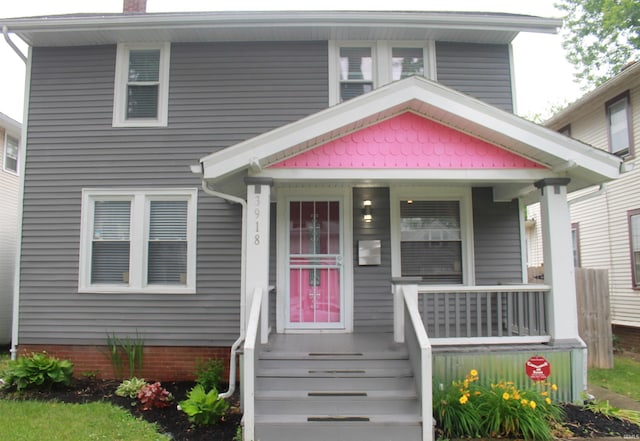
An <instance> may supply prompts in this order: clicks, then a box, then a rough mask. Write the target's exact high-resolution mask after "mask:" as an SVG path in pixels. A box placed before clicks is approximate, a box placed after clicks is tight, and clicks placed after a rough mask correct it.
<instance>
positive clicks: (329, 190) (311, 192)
mask: <svg viewBox="0 0 640 441" xmlns="http://www.w3.org/2000/svg"><path fill="white" fill-rule="evenodd" d="M276 193H277V195H278V197H277V204H278V206H277V210H276V216H277V217H276V254H277V258H276V265H277V273H276V274H277V282H276V283H277V287H278V289H277V293H276V329H277V332H278V333H323V332H333V333H350V332H353V214H352V213H353V202H352V191H351V187H346V186H345V187H342V186H339V187H335V186H332V187H329V186H326V187H325V186H315V185H314V186H304V187H300V186H297V187H295V188H293V187H278V188H277V191H276ZM321 198H327V199H329V198H334V199H338V200H340V203H341V205H342V206H341V216H342V219H341V224H342V232H341V233H342V244H343V247H342V248H343V259H342V261H343V267H342V278H343V280H342V283H343V285H342V289H343V293H342V295H343V296H344V303H343V304H344V311H343V317H344V320H343V324H344V327H342V328H340V329H291V328H288V327H287V315H286V307H287V296H288V295H289V293H288V292H287V280H288V275H287V259H288V251H287V243H288V239H287V237H288V230H289V228H288V225H289V219H288V218H287V212H288V210H287V206H288V204H289V201H291V200H301V201H304V200H318V199H321Z"/></svg>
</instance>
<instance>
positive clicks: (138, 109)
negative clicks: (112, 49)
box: [113, 43, 170, 127]
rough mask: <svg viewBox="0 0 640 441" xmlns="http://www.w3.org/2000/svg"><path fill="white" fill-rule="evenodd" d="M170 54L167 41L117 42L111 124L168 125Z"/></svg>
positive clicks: (125, 125) (117, 125)
mask: <svg viewBox="0 0 640 441" xmlns="http://www.w3.org/2000/svg"><path fill="white" fill-rule="evenodd" d="M169 57H170V45H169V43H165V44H161V45H157V44H154V45H149V44H144V45H142V44H139V45H129V44H120V45H118V51H117V57H116V79H115V96H114V106H113V125H114V126H116V127H148V126H166V125H167V114H168V109H167V105H168V98H169Z"/></svg>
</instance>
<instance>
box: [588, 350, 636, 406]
mask: <svg viewBox="0 0 640 441" xmlns="http://www.w3.org/2000/svg"><path fill="white" fill-rule="evenodd" d="M638 376H640V362H638V361H635V360H634V359H633V358H630V357H626V356H623V355H616V356H615V357H614V362H613V369H595V368H592V369H589V383H590V384H593V385H596V386H600V387H604V388H606V389H609V390H611V391H613V392H616V393H619V394H621V395H626V396H628V397H629V398H632V399H634V400H636V401H640V381H638Z"/></svg>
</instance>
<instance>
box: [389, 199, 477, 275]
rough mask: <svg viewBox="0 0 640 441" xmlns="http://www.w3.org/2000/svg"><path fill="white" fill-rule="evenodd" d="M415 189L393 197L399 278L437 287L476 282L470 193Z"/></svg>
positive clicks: (394, 250)
mask: <svg viewBox="0 0 640 441" xmlns="http://www.w3.org/2000/svg"><path fill="white" fill-rule="evenodd" d="M410 192H411V189H404V190H400V191H398V192H397V193H395V192H394V193H395V194H394V195H392V200H393V209H392V217H393V219H394V220H393V221H392V222H393V223H394V224H396V225H397V226H396V227H394V228H393V229H392V254H393V263H392V266H393V268H392V271H393V275H394V277H412V278H419V279H420V280H421V283H426V284H438V285H441V284H470V283H473V279H474V275H473V273H474V271H473V266H474V265H473V258H472V256H473V245H472V243H473V239H472V235H473V233H472V231H471V229H470V228H471V227H470V222H471V213H470V209H471V208H470V207H471V204H470V194H469V192H468V191H466V190H462V189H461V190H457V189H454V190H451V191H448V190H444V189H442V190H438V191H437V192H428V191H427V192H417V193H414V194H411V193H410ZM409 195H411V197H407V196H409Z"/></svg>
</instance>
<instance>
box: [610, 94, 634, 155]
mask: <svg viewBox="0 0 640 441" xmlns="http://www.w3.org/2000/svg"><path fill="white" fill-rule="evenodd" d="M606 106H607V119H608V121H607V122H608V131H609V151H610V152H611V153H613V154H616V155H618V156H629V155H631V154H632V147H633V146H632V143H631V138H632V137H631V107H630V105H629V94H628V93H625V94H623V95H621V96H618V97H616V98H614V99H613V100H611V101H609V102H608V103H607V104H606Z"/></svg>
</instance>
